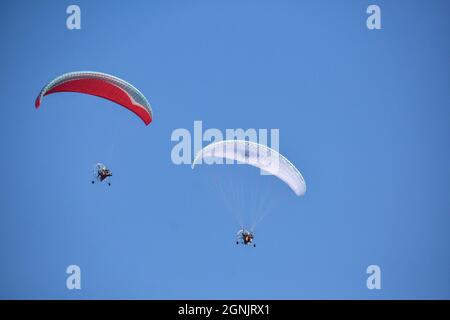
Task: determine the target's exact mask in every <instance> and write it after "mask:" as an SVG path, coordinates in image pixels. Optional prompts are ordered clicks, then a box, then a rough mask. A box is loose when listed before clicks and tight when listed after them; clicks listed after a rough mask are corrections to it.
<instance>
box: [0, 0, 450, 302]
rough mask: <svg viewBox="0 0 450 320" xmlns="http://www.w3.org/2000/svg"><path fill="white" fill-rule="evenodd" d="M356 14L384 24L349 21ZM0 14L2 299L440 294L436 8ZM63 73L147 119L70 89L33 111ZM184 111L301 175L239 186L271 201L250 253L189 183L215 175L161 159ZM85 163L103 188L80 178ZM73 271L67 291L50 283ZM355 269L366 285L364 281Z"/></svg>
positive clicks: (445, 80)
mask: <svg viewBox="0 0 450 320" xmlns="http://www.w3.org/2000/svg"><path fill="white" fill-rule="evenodd" d="M74 3H76V4H78V5H79V6H80V7H81V19H82V22H81V23H82V29H81V30H72V31H71V30H68V29H67V28H66V18H67V14H66V8H67V6H68V5H70V4H74ZM372 3H375V4H378V5H379V6H380V7H381V12H382V29H381V30H376V31H370V30H368V29H367V28H366V18H367V16H368V15H367V14H366V8H367V6H368V5H370V4H372ZM0 12H1V14H0V39H1V43H2V46H1V47H2V49H1V51H0V70H1V77H0V105H1V108H0V125H1V126H0V150H1V157H0V164H1V165H0V170H1V175H0V177H1V179H0V297H1V298H63V299H73V298H84V299H89V298H127V299H128V298H129V299H133V298H138V299H221V298H223V299H244V298H248V299H310V298H325V299H328V298H332V299H346V298H356V299H379V298H387V299H391V298H446V299H449V298H450V273H449V270H450V250H449V249H450V248H449V246H450V241H449V240H450V236H449V227H450V216H449V214H450V200H449V196H450V167H449V163H450V151H449V146H450V143H449V142H450V141H449V138H450V93H449V84H450V68H449V66H450V65H449V57H450V37H449V31H450V19H449V18H448V17H449V14H448V13H449V12H450V2H448V1H445V0H443V1H438V0H435V1H425V0H423V1H381V0H377V1H361V0H360V1H334V0H333V1H332V0H330V1H317V0H314V1H313V0H311V1H264V0H263V1H256V0H254V1H250V0H244V1H242V0H239V1H238V0H228V1H206V0H205V1H127V2H124V1H76V2H73V1H13V2H6V1H2V2H1V4H0ZM76 70H94V71H100V72H106V73H109V74H113V75H115V76H118V77H121V78H123V79H125V80H127V81H129V82H131V83H132V84H133V85H135V86H136V87H137V88H139V89H140V90H141V91H142V92H143V93H144V94H145V96H146V97H147V98H148V100H149V101H150V103H151V104H152V107H153V112H154V122H153V123H152V124H150V126H148V127H146V126H145V125H144V124H143V123H142V122H141V121H140V120H139V119H138V118H137V117H136V116H134V115H133V114H132V113H130V112H127V111H126V110H124V109H122V108H119V107H117V106H116V105H114V104H113V103H110V102H108V101H105V100H102V99H99V98H96V97H91V96H86V95H78V94H70V93H61V94H55V95H51V96H48V97H45V98H44V100H43V105H42V107H41V109H39V110H35V108H34V99H35V97H36V96H37V94H38V93H39V91H40V90H41V88H42V87H43V86H44V84H45V83H47V82H48V81H49V80H51V79H52V78H54V77H56V76H58V75H60V74H63V73H65V72H69V71H76ZM195 120H201V121H202V122H203V126H204V128H205V129H206V128H218V129H220V130H223V131H225V129H227V128H267V129H271V128H278V129H279V130H280V151H281V153H283V154H284V155H285V156H286V157H288V158H289V159H290V160H291V161H292V162H293V163H294V164H295V165H296V166H297V167H298V168H299V170H300V171H301V172H302V173H303V175H304V177H305V179H306V182H307V185H308V190H307V193H306V195H305V196H304V197H301V198H298V197H296V196H295V195H294V193H293V192H292V191H291V190H289V188H287V187H286V186H285V185H284V184H283V183H282V182H281V181H279V180H277V179H274V178H273V177H260V176H259V175H257V174H255V175H252V173H255V171H252V169H253V168H250V167H249V168H248V169H249V170H250V171H248V172H246V174H243V175H242V176H241V177H242V179H249V180H248V181H246V182H248V184H249V185H251V184H252V183H253V184H254V185H259V184H260V183H261V184H267V186H269V190H273V197H274V198H277V202H278V206H277V207H275V208H274V210H272V212H271V214H270V215H268V216H267V217H266V218H265V219H264V220H263V221H262V222H261V223H260V224H259V226H258V230H257V234H256V235H257V238H256V240H257V247H256V248H250V247H243V246H236V244H235V242H234V240H235V239H234V236H235V233H236V231H237V228H238V225H237V224H236V222H235V221H234V219H233V217H232V216H231V215H230V214H229V213H228V212H227V210H226V208H225V206H224V204H223V202H221V199H220V197H219V196H218V195H217V193H216V192H215V190H214V189H213V188H211V187H210V186H209V185H208V183H207V181H208V179H207V178H206V179H205V176H206V175H207V174H208V172H207V171H211V170H213V169H214V168H212V167H208V168H207V170H202V169H205V167H201V168H199V169H200V170H198V171H197V169H195V170H194V171H192V170H191V168H190V166H188V165H181V166H176V165H174V164H173V163H172V161H171V157H170V154H171V150H172V148H173V146H174V145H175V143H174V142H172V141H171V139H170V137H171V134H172V132H173V130H175V129H177V128H186V129H188V130H190V131H192V130H193V125H194V121H195ZM97 161H102V162H105V163H107V164H108V165H110V166H111V168H112V170H113V172H114V177H113V178H114V179H113V180H112V186H111V187H108V186H106V185H91V183H90V179H91V168H92V166H93V164H95V163H96V162H97ZM222 169H223V168H220V169H218V171H221V172H222ZM253 170H256V169H253ZM247 173H248V174H249V175H247ZM230 176H232V175H231V174H230ZM247 177H248V178H247ZM235 178H237V179H239V175H235ZM269 178H270V179H269ZM263 180H264V182H261V181H263ZM71 264H76V265H79V266H80V267H81V272H82V278H81V279H82V280H81V283H82V289H81V290H72V291H70V290H68V289H67V288H66V278H67V274H66V273H65V271H66V268H67V266H68V265H71ZM371 264H376V265H379V266H380V267H381V271H382V278H381V279H382V280H381V285H382V289H381V290H368V289H367V287H366V278H367V276H368V275H367V274H366V268H367V266H369V265H371Z"/></svg>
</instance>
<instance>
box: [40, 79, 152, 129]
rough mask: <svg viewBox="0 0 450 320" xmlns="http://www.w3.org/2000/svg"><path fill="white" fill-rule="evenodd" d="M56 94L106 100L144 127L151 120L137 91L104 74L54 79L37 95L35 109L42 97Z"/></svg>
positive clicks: (149, 113) (146, 106)
mask: <svg viewBox="0 0 450 320" xmlns="http://www.w3.org/2000/svg"><path fill="white" fill-rule="evenodd" d="M57 92H78V93H84V94H89V95H93V96H97V97H101V98H104V99H108V100H110V101H112V102H115V103H117V104H119V105H121V106H123V107H125V108H127V109H128V110H130V111H132V112H134V113H135V114H136V115H137V116H138V117H139V118H141V119H142V121H144V123H145V124H146V125H149V124H150V122H152V119H153V114H152V108H151V106H150V104H149V103H148V101H147V99H146V98H145V96H144V95H143V94H142V93H141V92H140V91H139V90H138V89H136V88H135V87H133V86H132V85H131V84H129V83H128V82H126V81H124V80H122V79H119V78H117V77H114V76H112V75H109V74H106V73H101V72H94V71H76V72H69V73H66V74H63V75H61V76H59V77H57V78H55V79H54V80H52V81H50V82H49V83H48V84H47V85H46V86H45V87H44V88H43V89H42V90H41V92H40V93H39V96H38V97H37V98H36V102H35V106H36V109H37V108H39V106H40V105H41V101H42V98H43V97H44V96H46V95H49V94H52V93H57Z"/></svg>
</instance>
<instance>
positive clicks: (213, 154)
mask: <svg viewBox="0 0 450 320" xmlns="http://www.w3.org/2000/svg"><path fill="white" fill-rule="evenodd" d="M202 158H222V159H229V160H232V161H237V162H240V163H245V164H249V165H252V166H254V167H257V168H259V169H261V170H263V171H265V172H267V173H269V174H272V175H274V176H276V177H277V178H279V179H281V180H282V181H284V182H285V183H286V184H287V185H288V186H289V187H290V188H291V189H292V190H293V191H294V192H295V194H296V195H297V196H302V195H304V194H305V192H306V183H305V180H304V179H303V176H302V175H301V173H300V172H299V171H298V170H297V168H296V167H295V166H294V165H293V164H292V163H291V162H290V161H289V160H288V159H286V158H285V157H284V156H283V155H281V154H279V153H278V152H277V151H275V150H273V149H271V148H269V147H266V146H264V145H262V144H258V143H254V142H250V141H244V140H225V141H220V142H215V143H212V144H210V145H208V146H206V147H205V148H203V149H202V150H200V151H199V152H198V154H197V155H196V157H195V159H194V161H193V163H192V169H194V167H195V165H196V164H198V163H199V161H200V159H202Z"/></svg>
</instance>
